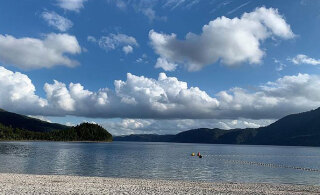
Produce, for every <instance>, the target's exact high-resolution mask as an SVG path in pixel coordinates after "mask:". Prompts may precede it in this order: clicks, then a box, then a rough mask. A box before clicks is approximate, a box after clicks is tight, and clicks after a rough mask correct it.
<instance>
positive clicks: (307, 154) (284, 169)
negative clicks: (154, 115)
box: [0, 142, 320, 185]
mask: <svg viewBox="0 0 320 195" xmlns="http://www.w3.org/2000/svg"><path fill="white" fill-rule="evenodd" d="M192 152H195V153H197V152H200V153H201V154H202V155H203V158H201V159H200V158H198V157H196V156H195V157H193V156H191V153H192ZM0 172H2V173H26V174H59V175H81V176H101V177H130V178H156V179H172V180H175V179H177V180H192V181H210V182H242V183H248V182H250V183H261V182H262V183H290V184H310V185H320V148H317V147H293V146H290V147H289V146H288V147H287V146H245V145H213V144H183V143H145V142H144V143H141V142H112V143H66V142H0Z"/></svg>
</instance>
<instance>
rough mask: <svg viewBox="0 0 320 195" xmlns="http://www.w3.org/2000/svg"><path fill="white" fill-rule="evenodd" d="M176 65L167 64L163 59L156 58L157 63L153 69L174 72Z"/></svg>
mask: <svg viewBox="0 0 320 195" xmlns="http://www.w3.org/2000/svg"><path fill="white" fill-rule="evenodd" d="M177 66H178V64H175V63H171V62H168V60H167V59H165V58H158V59H157V63H156V65H155V66H154V67H155V68H162V69H163V70H165V71H174V70H176V68H177Z"/></svg>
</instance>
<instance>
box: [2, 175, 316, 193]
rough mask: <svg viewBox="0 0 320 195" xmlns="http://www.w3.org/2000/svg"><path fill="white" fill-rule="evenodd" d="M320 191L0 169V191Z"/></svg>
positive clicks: (308, 187)
mask: <svg viewBox="0 0 320 195" xmlns="http://www.w3.org/2000/svg"><path fill="white" fill-rule="evenodd" d="M33 193H37V194H294V195H296V194H320V186H311V185H291V184H268V183H228V182H216V183H209V182H195V181H179V180H157V179H134V178H108V177H82V176H66V175H27V174H12V173H0V194H33Z"/></svg>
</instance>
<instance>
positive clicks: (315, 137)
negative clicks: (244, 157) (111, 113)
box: [114, 108, 320, 146]
mask: <svg viewBox="0 0 320 195" xmlns="http://www.w3.org/2000/svg"><path fill="white" fill-rule="evenodd" d="M150 136H151V138H150ZM114 140H115V141H155V142H161V141H165V142H182V143H212V144H254V145H291V146H293V145H299V146H320V108H318V109H316V110H311V111H308V112H303V113H299V114H292V115H288V116H286V117H284V118H282V119H280V120H278V121H276V122H275V123H273V124H271V125H269V126H266V127H260V128H257V129H250V128H248V129H233V130H222V129H208V128H201V129H193V130H189V131H184V132H181V133H178V134H176V135H169V136H168V135H139V136H134V135H130V136H118V137H115V138H114Z"/></svg>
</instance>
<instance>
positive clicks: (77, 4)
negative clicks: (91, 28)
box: [57, 0, 87, 12]
mask: <svg viewBox="0 0 320 195" xmlns="http://www.w3.org/2000/svg"><path fill="white" fill-rule="evenodd" d="M86 1H87V0H57V3H58V6H59V7H61V8H63V9H65V10H69V11H75V12H79V11H80V9H81V8H83V4H84V3H85V2H86Z"/></svg>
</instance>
